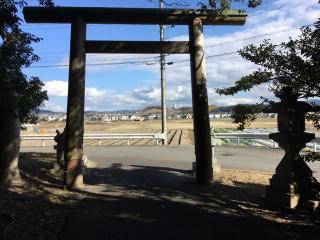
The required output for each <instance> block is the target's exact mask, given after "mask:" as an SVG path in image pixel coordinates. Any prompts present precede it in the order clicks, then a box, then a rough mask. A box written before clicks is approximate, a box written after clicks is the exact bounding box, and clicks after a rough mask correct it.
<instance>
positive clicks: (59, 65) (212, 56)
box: [29, 24, 312, 68]
mask: <svg viewBox="0 0 320 240" xmlns="http://www.w3.org/2000/svg"><path fill="white" fill-rule="evenodd" d="M308 26H312V24H309V25H305V26H301V27H308ZM301 27H299V28H301ZM296 29H298V28H295V29H291V30H289V29H286V30H282V31H276V32H271V33H265V34H261V35H256V36H252V37H249V38H245V39H254V38H258V37H262V36H267V35H274V34H278V33H282V32H288V31H293V30H296ZM243 40H244V39H240V40H235V41H229V42H228V43H231V42H239V41H243ZM221 44H223V43H219V44H214V45H209V46H207V47H206V48H210V47H213V46H217V45H221ZM232 54H237V51H232V52H227V53H220V54H214V55H208V56H206V59H208V58H215V57H221V56H226V55H232ZM152 58H153V59H156V58H160V56H155V57H141V58H133V59H152ZM127 59H128V58H127ZM101 60H103V59H101ZM104 61H105V60H104ZM109 61H112V60H109ZM187 61H189V59H184V60H177V61H171V62H170V65H171V64H173V63H181V62H187ZM134 63H138V64H139V63H145V62H144V61H126V62H111V63H108V62H105V63H96V64H94V63H91V64H90V63H88V64H87V66H104V65H123V64H134ZM66 66H69V65H68V64H56V65H40V66H30V67H29V68H46V67H66Z"/></svg>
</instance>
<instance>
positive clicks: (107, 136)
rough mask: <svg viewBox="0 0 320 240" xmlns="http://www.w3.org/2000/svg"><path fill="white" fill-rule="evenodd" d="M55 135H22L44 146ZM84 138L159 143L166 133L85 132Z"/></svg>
mask: <svg viewBox="0 0 320 240" xmlns="http://www.w3.org/2000/svg"><path fill="white" fill-rule="evenodd" d="M54 137H55V135H22V136H21V140H22V141H28V140H29V141H32V140H33V141H35V140H39V141H42V147H45V146H46V143H45V142H46V141H49V140H50V141H53V139H54ZM83 139H84V140H97V145H98V146H101V141H102V140H108V139H126V140H127V144H128V145H130V140H132V139H153V140H155V143H156V144H157V145H158V144H159V140H162V139H164V134H162V133H129V134H127V133H117V134H104V133H102V134H97V133H94V134H84V136H83Z"/></svg>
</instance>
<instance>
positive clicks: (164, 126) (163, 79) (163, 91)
mask: <svg viewBox="0 0 320 240" xmlns="http://www.w3.org/2000/svg"><path fill="white" fill-rule="evenodd" d="M159 7H160V8H163V0H159ZM162 41H164V26H163V25H160V42H162ZM165 66H166V59H165V55H164V54H163V53H160V75H161V113H162V118H161V133H162V134H163V135H164V139H163V140H162V144H163V145H167V143H168V142H167V108H166V76H165V71H166V69H165Z"/></svg>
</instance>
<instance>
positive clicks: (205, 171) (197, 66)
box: [23, 7, 247, 188]
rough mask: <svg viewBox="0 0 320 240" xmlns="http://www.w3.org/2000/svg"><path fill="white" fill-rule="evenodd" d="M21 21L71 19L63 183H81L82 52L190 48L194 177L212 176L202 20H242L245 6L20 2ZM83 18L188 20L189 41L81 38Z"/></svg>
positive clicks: (101, 20) (115, 21)
mask: <svg viewBox="0 0 320 240" xmlns="http://www.w3.org/2000/svg"><path fill="white" fill-rule="evenodd" d="M23 12H24V16H25V19H26V21H27V22H33V23H71V24H72V27H71V44H70V66H69V90H68V91H69V93H68V107H67V111H68V113H67V124H66V125H67V127H66V145H65V146H66V149H65V160H66V167H65V182H64V184H65V186H67V188H77V187H79V186H81V185H82V182H83V177H82V172H81V167H82V166H81V160H82V155H83V133H84V94H85V90H84V86H85V54H86V53H147V54H158V53H170V54H173V53H174V54H181V53H183V54H185V53H190V66H191V86H192V104H193V124H194V136H195V155H196V179H197V182H199V183H202V184H208V183H210V182H212V180H213V179H212V177H213V171H212V147H211V137H210V123H209V109H208V94H207V86H206V71H205V58H204V41H203V25H243V24H244V23H245V20H246V16H247V14H246V12H245V11H242V10H228V11H226V12H225V13H224V15H225V16H217V15H216V14H215V11H214V10H206V11H202V10H194V9H149V8H148V9H144V8H82V7H74V8H73V7H53V8H51V7H50V8H49V7H48V8H43V7H25V8H24V10H23ZM86 24H156V25H159V24H161V25H172V24H173V25H189V38H190V39H189V42H183V41H180V42H177V41H163V42H153V41H140V42H139V41H138V42H137V41H87V40H86Z"/></svg>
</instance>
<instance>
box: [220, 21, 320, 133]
mask: <svg viewBox="0 0 320 240" xmlns="http://www.w3.org/2000/svg"><path fill="white" fill-rule="evenodd" d="M239 54H240V55H241V57H243V58H244V59H246V60H248V61H250V62H252V63H254V64H256V65H258V69H257V70H256V71H254V72H253V73H251V74H249V75H246V76H243V77H241V78H240V79H239V80H238V81H236V82H235V84H234V85H233V86H231V87H225V88H222V89H218V90H217V93H219V94H220V95H234V94H236V93H238V92H240V91H250V90H251V89H252V88H253V87H255V86H258V85H261V84H267V85H268V87H269V90H270V91H272V92H273V93H274V94H275V95H276V96H277V95H278V94H279V93H280V92H282V91H283V90H284V89H288V88H290V89H292V92H293V93H295V94H298V95H299V98H303V99H310V98H314V97H320V68H319V66H320V20H318V21H317V22H316V23H315V24H314V27H313V28H311V27H303V28H301V35H300V36H299V37H298V38H297V39H291V38H290V39H289V41H287V42H283V43H281V44H279V45H275V44H273V43H271V42H270V40H264V41H263V42H262V43H261V44H260V45H258V46H256V45H252V44H251V45H249V46H246V47H244V48H243V49H241V50H240V51H239ZM262 98H263V97H262ZM263 99H264V100H265V102H270V99H265V98H263ZM249 108H250V106H246V107H245V108H244V107H243V106H242V107H236V108H234V111H233V116H234V119H236V121H237V122H238V123H240V127H239V128H240V129H243V127H245V126H246V125H247V124H248V120H254V119H255V116H256V114H257V113H258V111H257V109H258V108H257V105H256V106H252V107H251V110H249ZM244 109H245V110H246V113H247V114H244ZM308 118H309V119H310V120H312V121H313V122H314V125H315V126H316V127H318V128H319V127H320V124H319V119H320V115H319V114H318V113H315V114H311V115H308Z"/></svg>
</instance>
